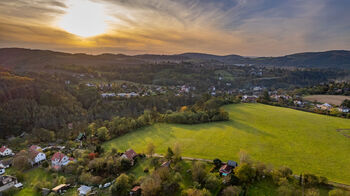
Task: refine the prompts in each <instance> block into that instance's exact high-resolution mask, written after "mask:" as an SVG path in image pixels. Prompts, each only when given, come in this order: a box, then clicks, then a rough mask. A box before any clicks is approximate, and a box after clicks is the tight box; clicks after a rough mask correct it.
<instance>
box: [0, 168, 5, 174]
mask: <svg viewBox="0 0 350 196" xmlns="http://www.w3.org/2000/svg"><path fill="white" fill-rule="evenodd" d="M4 173H5V167H3V166H0V175H3V174H4Z"/></svg>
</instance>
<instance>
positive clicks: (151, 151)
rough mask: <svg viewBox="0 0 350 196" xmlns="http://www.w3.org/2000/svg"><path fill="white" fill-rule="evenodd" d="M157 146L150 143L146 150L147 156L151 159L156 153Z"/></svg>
mask: <svg viewBox="0 0 350 196" xmlns="http://www.w3.org/2000/svg"><path fill="white" fill-rule="evenodd" d="M155 148H156V147H155V146H154V144H153V143H148V145H147V149H146V154H147V155H149V156H150V157H152V156H153V154H154V152H155Z"/></svg>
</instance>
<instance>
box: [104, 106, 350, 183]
mask: <svg viewBox="0 0 350 196" xmlns="http://www.w3.org/2000/svg"><path fill="white" fill-rule="evenodd" d="M224 108H225V110H226V111H228V112H229V114H230V121H227V122H219V123H209V124H199V125H178V124H176V125H173V124H156V125H153V126H150V127H146V128H142V129H140V130H136V131H134V132H131V133H129V134H127V135H124V136H122V137H119V138H116V139H114V140H111V141H108V142H106V143H104V144H103V147H104V148H105V149H106V150H107V151H108V150H111V149H112V148H116V149H118V150H119V151H123V150H126V149H128V148H133V149H134V150H136V151H137V152H144V151H145V149H146V146H147V144H148V143H149V142H152V143H153V144H154V145H155V146H156V153H161V154H165V152H166V150H167V147H168V146H173V145H174V144H175V143H178V144H180V146H181V148H182V155H183V156H186V157H195V158H205V159H214V158H220V159H222V160H223V161H227V160H229V159H233V160H238V152H239V151H240V150H241V149H243V150H245V151H247V152H248V154H249V155H250V156H251V157H252V159H253V160H256V161H260V162H263V163H266V164H272V165H273V166H275V167H279V166H287V167H290V168H291V169H292V170H293V171H294V173H296V174H299V173H300V172H305V173H313V174H317V175H321V176H325V177H327V178H329V179H330V180H332V181H336V182H342V183H350V173H349V172H346V171H350V164H349V163H350V157H349V156H348V154H349V153H350V139H349V138H348V137H345V136H344V135H342V134H341V133H339V132H338V131H337V129H348V128H350V120H348V119H341V118H336V117H330V116H325V115H319V114H313V113H307V112H302V111H297V110H292V109H288V108H280V107H274V106H268V105H262V104H236V105H228V106H225V107H224Z"/></svg>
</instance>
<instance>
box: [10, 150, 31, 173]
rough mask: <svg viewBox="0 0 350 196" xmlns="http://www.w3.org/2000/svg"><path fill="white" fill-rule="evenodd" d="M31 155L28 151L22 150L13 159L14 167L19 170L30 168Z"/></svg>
mask: <svg viewBox="0 0 350 196" xmlns="http://www.w3.org/2000/svg"><path fill="white" fill-rule="evenodd" d="M28 159H29V155H28V152H27V151H24V150H22V151H21V152H19V153H18V154H17V155H16V157H15V158H14V159H13V167H14V168H16V169H17V170H20V171H23V170H26V169H29V168H30V166H31V165H30V163H29V161H28Z"/></svg>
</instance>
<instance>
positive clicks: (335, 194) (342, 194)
mask: <svg viewBox="0 0 350 196" xmlns="http://www.w3.org/2000/svg"><path fill="white" fill-rule="evenodd" d="M328 195H329V196H349V195H350V192H346V191H345V190H342V189H333V190H331V191H329V192H328Z"/></svg>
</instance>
